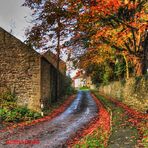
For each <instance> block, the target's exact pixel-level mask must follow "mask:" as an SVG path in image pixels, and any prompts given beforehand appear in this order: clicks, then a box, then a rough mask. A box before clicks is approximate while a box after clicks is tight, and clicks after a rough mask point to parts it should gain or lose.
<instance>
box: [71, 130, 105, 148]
mask: <svg viewBox="0 0 148 148" xmlns="http://www.w3.org/2000/svg"><path fill="white" fill-rule="evenodd" d="M105 138H106V134H105V133H103V131H102V129H101V128H98V129H97V130H96V131H95V132H94V133H93V134H92V135H88V136H86V137H84V138H82V139H81V140H80V142H79V143H78V144H76V145H74V146H73V148H105V146H104V140H105Z"/></svg>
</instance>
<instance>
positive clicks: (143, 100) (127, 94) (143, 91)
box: [99, 76, 148, 112]
mask: <svg viewBox="0 0 148 148" xmlns="http://www.w3.org/2000/svg"><path fill="white" fill-rule="evenodd" d="M99 91H100V92H103V93H105V94H106V95H109V96H112V97H114V98H116V99H118V100H120V101H122V102H124V103H126V104H127V105H129V106H131V107H133V108H135V109H137V110H140V111H142V112H146V111H147V110H148V76H143V77H136V78H130V79H129V80H127V81H122V82H113V83H111V84H110V85H107V86H101V87H100V88H99Z"/></svg>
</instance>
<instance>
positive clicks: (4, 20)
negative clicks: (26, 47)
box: [0, 0, 31, 41]
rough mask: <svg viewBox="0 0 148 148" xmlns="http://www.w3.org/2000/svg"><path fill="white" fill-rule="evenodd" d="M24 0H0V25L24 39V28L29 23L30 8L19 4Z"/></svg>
mask: <svg viewBox="0 0 148 148" xmlns="http://www.w3.org/2000/svg"><path fill="white" fill-rule="evenodd" d="M23 3H24V0H0V27H2V28H4V29H5V30H6V31H8V32H10V31H11V29H12V33H13V35H14V36H16V37H17V38H19V39H20V40H22V41H24V39H25V36H24V32H25V28H27V27H28V26H30V25H31V24H30V23H29V22H28V21H30V20H31V10H30V9H29V8H26V7H22V6H21V5H22V4H23Z"/></svg>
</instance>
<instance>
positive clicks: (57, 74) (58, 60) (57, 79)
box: [55, 18, 60, 102]
mask: <svg viewBox="0 0 148 148" xmlns="http://www.w3.org/2000/svg"><path fill="white" fill-rule="evenodd" d="M57 21H58V31H57V49H56V50H57V67H56V68H57V70H56V82H55V89H56V91H55V101H56V102H57V100H58V97H59V64H60V18H59V19H58V20H57Z"/></svg>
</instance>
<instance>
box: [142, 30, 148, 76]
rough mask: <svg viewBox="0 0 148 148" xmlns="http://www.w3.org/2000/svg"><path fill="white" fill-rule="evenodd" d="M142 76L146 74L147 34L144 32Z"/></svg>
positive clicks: (147, 67) (147, 59) (147, 66)
mask: <svg viewBox="0 0 148 148" xmlns="http://www.w3.org/2000/svg"><path fill="white" fill-rule="evenodd" d="M143 50H144V51H143V54H144V57H143V74H146V73H147V70H148V33H147V32H146V37H145V40H144V44H143Z"/></svg>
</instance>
